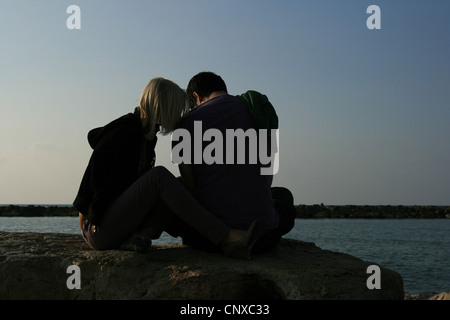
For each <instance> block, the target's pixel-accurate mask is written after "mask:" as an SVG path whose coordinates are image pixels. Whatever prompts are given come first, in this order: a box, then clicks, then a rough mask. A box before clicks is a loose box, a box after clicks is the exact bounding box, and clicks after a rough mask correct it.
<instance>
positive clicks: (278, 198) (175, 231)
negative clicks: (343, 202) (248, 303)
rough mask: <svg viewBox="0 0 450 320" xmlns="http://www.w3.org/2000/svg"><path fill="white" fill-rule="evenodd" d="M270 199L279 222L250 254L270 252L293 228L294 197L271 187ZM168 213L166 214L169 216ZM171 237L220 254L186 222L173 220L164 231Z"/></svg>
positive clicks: (289, 193)
mask: <svg viewBox="0 0 450 320" xmlns="http://www.w3.org/2000/svg"><path fill="white" fill-rule="evenodd" d="M271 190H272V199H273V202H274V206H275V209H276V211H277V212H278V214H279V217H280V222H279V225H278V227H277V228H275V229H272V230H270V231H268V232H266V233H265V234H264V235H262V236H261V237H260V238H259V240H258V241H257V243H256V244H255V246H254V247H253V250H252V253H254V254H258V253H263V252H267V251H270V250H272V249H273V248H275V246H276V245H277V244H278V242H279V241H280V239H281V237H282V236H283V235H285V234H287V233H288V232H289V231H291V229H292V228H293V227H294V223H295V216H296V209H295V207H294V197H293V196H292V193H291V192H290V191H289V190H288V189H286V188H283V187H273V188H271ZM161 210H166V211H170V208H168V207H167V206H166V207H162V208H161ZM169 214H170V213H167V215H169ZM165 231H166V232H167V233H168V234H170V235H171V236H173V237H181V238H182V239H183V243H184V244H186V245H188V246H191V247H193V248H196V249H200V250H204V251H208V252H220V251H221V250H220V247H219V246H217V245H216V244H214V243H212V242H211V241H209V240H208V239H207V238H205V237H204V236H202V235H201V234H200V233H199V232H197V231H196V230H195V229H193V228H192V227H191V226H189V225H188V224H186V222H184V221H182V220H180V219H177V218H175V219H174V220H172V222H171V223H170V224H169V225H168V227H167V228H166V230H165Z"/></svg>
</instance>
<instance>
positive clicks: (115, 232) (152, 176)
mask: <svg viewBox="0 0 450 320" xmlns="http://www.w3.org/2000/svg"><path fill="white" fill-rule="evenodd" d="M159 199H161V200H163V201H164V202H165V203H166V204H167V206H168V207H169V208H170V209H171V210H172V212H173V213H174V214H175V215H177V216H178V217H179V218H180V219H182V220H183V221H185V222H186V223H188V224H189V225H190V226H192V227H193V228H195V229H196V230H198V232H199V233H200V234H202V235H204V236H205V237H206V238H208V239H209V240H210V241H211V242H213V243H215V244H219V243H220V242H221V241H222V240H224V239H225V238H226V237H227V236H228V234H229V232H230V228H229V227H228V226H227V225H225V224H224V223H223V222H222V221H221V220H219V219H218V218H217V217H216V216H214V215H213V214H212V213H210V212H209V211H207V210H206V209H204V208H203V207H202V206H201V205H200V204H199V203H198V202H197V201H196V200H195V199H194V198H193V197H192V195H191V194H190V193H189V191H187V189H186V188H185V187H184V186H183V185H182V184H181V182H180V181H179V180H178V179H177V178H176V177H175V176H174V175H173V174H172V173H170V172H169V171H168V170H167V169H166V168H164V167H155V168H153V169H151V170H149V171H148V172H147V173H145V174H144V175H142V176H141V177H140V178H139V179H137V180H136V181H135V182H134V183H133V184H132V185H131V186H130V187H129V188H128V189H127V190H126V191H125V192H124V193H123V194H122V195H120V196H119V197H118V198H117V199H116V201H115V202H114V203H113V204H112V206H111V207H110V208H109V209H108V211H107V212H105V215H104V217H103V218H102V221H101V223H100V226H99V227H97V228H96V230H95V232H94V231H93V230H92V229H93V228H90V230H89V231H90V237H88V239H89V241H90V245H91V246H92V247H93V248H95V249H99V250H105V249H113V248H117V247H118V246H120V245H121V244H122V243H123V242H125V240H127V238H128V237H130V236H131V234H132V233H133V232H135V231H136V230H137V229H138V228H139V226H140V225H141V223H142V222H143V221H144V220H145V219H146V218H147V216H148V215H149V214H151V215H153V214H155V215H158V212H154V211H153V209H154V207H155V205H156V204H157V202H158V200H159ZM156 217H157V216H156ZM162 218H164V217H162ZM156 219H157V218H156Z"/></svg>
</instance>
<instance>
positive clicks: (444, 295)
mask: <svg viewBox="0 0 450 320" xmlns="http://www.w3.org/2000/svg"><path fill="white" fill-rule="evenodd" d="M405 300H450V291H448V292H441V293H439V294H437V293H436V292H422V293H419V294H405Z"/></svg>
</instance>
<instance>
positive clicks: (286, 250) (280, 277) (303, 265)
mask: <svg viewBox="0 0 450 320" xmlns="http://www.w3.org/2000/svg"><path fill="white" fill-rule="evenodd" d="M372 264H374V263H371V262H367V261H363V260H361V259H358V258H356V257H353V256H350V255H347V254H344V253H338V252H332V251H327V250H322V249H320V248H318V247H316V246H315V245H314V244H313V243H307V242H301V241H296V240H289V239H283V240H281V242H280V244H279V245H278V247H277V248H276V249H274V250H273V251H271V252H269V253H266V254H263V255H257V256H254V257H253V259H252V260H250V261H243V260H236V259H231V258H227V257H225V256H223V255H221V254H212V253H206V252H202V251H197V250H193V249H191V248H189V247H186V246H183V245H181V244H175V245H160V246H154V248H153V249H152V250H150V251H149V252H148V253H146V254H141V253H135V252H128V251H119V250H108V251H94V250H92V249H90V248H89V247H88V246H87V245H86V243H85V242H84V241H83V239H82V238H81V236H78V235H71V234H58V233H46V234H45V233H6V232H0V299H40V300H52V299H59V300H66V299H70V300H72V299H89V300H91V299H133V300H134V299H136V300H139V299H155V300H158V299H164V300H173V299H177V300H184V299H193V300H199V299H210V300H219V299H220V300H230V299H237V300H241V299H265V300H276V299H287V300H306V299H333V300H339V299H399V300H402V299H403V298H404V289H403V279H402V277H401V276H400V275H399V274H397V273H396V272H394V271H391V270H388V269H385V268H381V289H372V290H369V289H368V288H367V285H366V282H367V279H368V278H369V277H370V276H371V273H367V267H368V266H369V265H372ZM71 265H76V266H78V267H79V270H80V275H81V283H80V286H81V289H76V288H75V289H68V286H67V283H69V284H72V280H73V278H74V277H75V276H76V275H77V274H76V272H75V273H73V272H74V271H71V270H70V269H69V273H68V272H67V271H68V267H69V266H71Z"/></svg>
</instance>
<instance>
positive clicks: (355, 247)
mask: <svg viewBox="0 0 450 320" xmlns="http://www.w3.org/2000/svg"><path fill="white" fill-rule="evenodd" d="M0 231H7V232H59V233H70V234H80V229H79V224H78V218H77V217H0ZM449 235H450V219H429V220H424V219H404V220H390V219H389V220H374V219H370V220H369V219H297V220H296V223H295V227H294V228H293V229H292V230H291V232H289V233H288V234H287V235H286V236H285V238H291V239H296V240H301V241H307V242H314V243H315V244H316V245H317V246H318V247H320V248H322V249H325V250H332V251H339V252H343V253H347V254H350V255H353V256H355V257H358V258H360V259H362V260H365V261H370V262H373V263H376V264H379V265H381V266H383V267H385V268H388V269H391V270H393V271H396V272H398V273H399V274H401V275H402V277H403V281H404V287H405V292H406V293H409V294H415V293H421V292H426V291H431V292H436V293H440V292H442V291H448V290H450V270H448V265H449V262H450V237H449ZM180 241H181V240H180V239H179V238H172V237H170V236H169V235H167V234H165V233H163V235H162V236H161V238H160V239H158V240H156V241H154V242H153V243H154V244H163V243H178V242H180Z"/></svg>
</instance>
